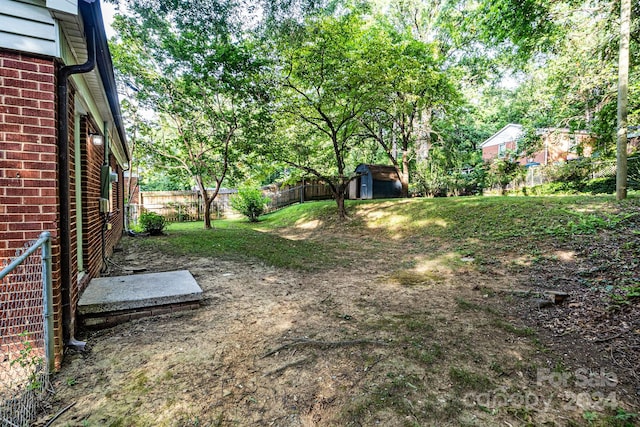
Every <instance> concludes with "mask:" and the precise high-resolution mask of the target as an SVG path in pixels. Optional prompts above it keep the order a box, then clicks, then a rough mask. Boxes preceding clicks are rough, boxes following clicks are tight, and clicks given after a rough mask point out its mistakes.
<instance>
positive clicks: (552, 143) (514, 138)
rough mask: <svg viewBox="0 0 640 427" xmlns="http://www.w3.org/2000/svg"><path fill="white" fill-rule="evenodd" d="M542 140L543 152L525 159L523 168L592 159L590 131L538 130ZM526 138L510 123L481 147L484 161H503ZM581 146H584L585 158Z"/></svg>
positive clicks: (522, 160) (537, 152)
mask: <svg viewBox="0 0 640 427" xmlns="http://www.w3.org/2000/svg"><path fill="white" fill-rule="evenodd" d="M536 134H537V135H538V136H540V138H541V140H542V141H541V147H542V148H541V149H540V150H539V151H536V152H535V153H532V154H530V155H528V156H521V157H519V158H518V161H519V162H520V164H522V165H548V164H553V163H558V162H566V161H568V160H574V159H578V158H579V157H589V156H591V151H592V148H591V142H593V137H591V135H589V133H588V132H586V131H571V130H570V129H568V128H544V129H537V130H536ZM523 135H524V130H523V128H522V126H521V125H518V124H513V123H510V124H508V125H506V126H505V127H503V128H502V129H500V130H499V131H498V132H497V133H495V134H494V135H493V136H491V137H490V138H489V139H487V140H486V141H484V142H483V143H482V145H481V148H482V160H484V161H487V162H490V161H492V160H494V159H496V158H502V157H504V156H505V155H506V153H507V152H508V151H515V152H517V151H518V139H519V138H520V137H522V136H523ZM578 147H582V150H583V151H582V153H581V155H579V154H578Z"/></svg>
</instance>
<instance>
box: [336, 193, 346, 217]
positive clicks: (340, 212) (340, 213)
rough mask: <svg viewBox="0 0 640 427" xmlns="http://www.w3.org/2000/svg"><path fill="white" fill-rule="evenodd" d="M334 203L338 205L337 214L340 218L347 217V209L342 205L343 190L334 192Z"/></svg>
mask: <svg viewBox="0 0 640 427" xmlns="http://www.w3.org/2000/svg"><path fill="white" fill-rule="evenodd" d="M336 204H337V205H338V216H339V217H340V219H342V220H344V219H347V210H346V208H345V207H344V192H339V193H338V194H336Z"/></svg>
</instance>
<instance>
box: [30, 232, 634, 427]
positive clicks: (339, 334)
mask: <svg viewBox="0 0 640 427" xmlns="http://www.w3.org/2000/svg"><path fill="white" fill-rule="evenodd" d="M214 232H215V231H214ZM305 233H308V227H304V226H301V227H300V228H299V229H290V230H286V232H283V233H282V235H283V236H284V237H287V238H291V239H295V238H302V237H305V238H315V239H322V238H323V237H322V236H321V235H314V236H309V235H308V234H305ZM165 238H166V237H158V239H165ZM144 239H150V238H127V237H125V238H123V241H122V247H123V251H122V252H119V253H116V254H115V255H114V257H113V258H112V264H111V270H110V274H111V275H118V274H124V273H125V271H129V270H132V269H136V268H146V271H147V272H155V271H166V270H175V269H188V270H189V271H191V273H192V274H193V276H194V277H195V278H196V280H197V281H198V283H199V285H200V286H201V287H202V289H203V291H204V301H203V304H202V307H201V308H200V309H198V310H194V311H189V312H182V313H176V314H172V315H165V316H161V317H155V318H147V319H140V320H136V321H132V322H130V323H127V324H123V325H120V326H117V327H114V328H111V329H107V330H103V331H98V332H86V333H85V335H84V336H83V338H84V339H86V341H87V342H88V346H89V351H88V352H86V353H84V354H71V353H70V354H68V355H67V356H66V359H65V364H64V367H63V369H62V370H61V371H60V373H59V374H57V375H56V377H55V379H54V384H53V386H54V388H55V390H56V394H55V397H54V403H53V406H52V407H51V408H50V410H49V414H47V415H46V416H43V417H42V419H41V422H40V425H44V424H45V423H46V422H47V420H49V419H51V417H52V415H53V414H56V413H57V412H59V411H62V413H61V414H60V416H59V417H58V418H57V419H56V421H55V422H54V423H53V425H56V426H58V425H59V426H211V425H213V426H227V425H264V426H314V425H356V426H359V425H361V426H371V425H381V426H413V425H415V426H423V425H439V426H446V425H450V426H460V425H469V426H471V425H479V426H516V425H535V426H539V425H559V426H563V425H588V424H589V423H590V422H592V421H593V422H594V423H595V424H593V425H608V424H607V423H606V422H605V423H604V424H597V422H598V420H600V422H602V421H601V420H602V419H603V417H605V416H608V417H610V418H608V419H614V418H613V417H615V416H617V417H618V418H620V419H624V418H627V419H630V416H629V413H630V412H631V411H633V410H634V406H635V405H637V404H638V395H637V394H636V392H640V390H635V388H634V387H635V386H636V384H637V383H636V382H634V380H633V378H632V377H631V376H629V375H625V374H624V373H622V371H620V370H618V371H615V369H616V367H615V366H614V365H613V364H612V363H611V362H610V361H609V362H608V361H607V360H609V359H607V357H606V356H607V354H606V352H603V351H602V350H601V348H604V347H597V346H595V344H593V345H591V346H590V344H589V343H588V341H586V340H584V339H582V338H576V337H575V336H573V335H570V334H568V333H567V335H565V336H564V337H562V336H561V335H560V334H559V333H556V332H557V331H555V332H554V331H552V329H550V328H545V327H544V324H545V322H547V323H548V322H554V321H555V322H560V323H562V319H561V318H560V320H552V317H553V318H554V319H558V317H557V316H552V315H549V314H548V313H556V315H557V314H558V313H559V312H558V311H557V310H563V309H565V308H560V307H549V308H546V307H540V306H536V304H539V302H536V300H535V298H533V299H532V298H530V295H524V296H523V295H521V294H519V293H518V292H519V291H518V290H522V289H525V290H527V289H528V290H532V289H533V290H534V291H535V289H537V288H536V286H538V285H539V283H535V281H534V280H532V277H534V276H532V275H534V274H535V277H537V278H541V277H543V276H541V274H543V273H544V272H543V271H542V272H541V270H540V269H541V268H542V267H538V270H535V269H532V268H530V267H529V266H530V262H529V261H530V260H529V261H527V260H522V259H518V258H517V257H515V258H514V257H511V259H509V262H507V260H508V257H503V258H502V259H490V260H485V261H484V262H483V263H482V264H481V265H480V266H479V265H478V260H476V259H474V258H473V257H460V256H459V255H455V254H456V252H455V251H454V250H453V249H452V248H447V247H446V246H445V247H443V246H442V245H441V242H435V241H434V242H429V241H423V242H421V246H420V250H417V249H415V248H414V249H409V250H407V246H406V245H401V244H398V245H395V244H394V242H393V241H391V242H389V241H388V240H385V239H383V238H382V237H381V238H375V237H371V238H363V236H361V235H358V234H353V235H352V234H349V233H348V232H345V233H343V234H342V235H341V239H343V240H344V241H345V242H346V243H345V245H346V246H347V247H348V248H351V249H349V250H352V251H354V253H353V257H352V258H351V259H353V262H352V263H351V265H348V266H340V267H336V268H335V269H330V270H328V271H322V272H312V273H309V272H298V271H291V270H286V269H277V268H272V267H269V266H266V265H264V264H262V263H259V262H249V261H240V260H232V259H215V258H192V257H188V256H172V257H170V256H168V255H166V254H164V253H160V252H158V251H155V250H153V249H150V245H143V244H141V243H142V242H143V240H144ZM376 245H385V246H386V247H388V248H387V249H385V250H384V251H380V250H378V251H373V250H372V251H369V252H370V253H373V254H377V255H375V256H374V257H373V258H366V257H361V256H358V254H362V253H367V252H368V251H367V249H372V248H375V247H376ZM436 245H438V246H436ZM430 247H432V248H433V250H432V251H429V248H430ZM550 250H551V252H547V253H548V254H549V259H551V261H549V262H548V263H546V264H545V263H541V264H538V266H539V265H542V266H544V267H545V268H547V269H551V267H550V264H549V263H553V260H558V259H562V258H563V257H573V256H574V254H573V252H571V251H570V249H567V248H557V249H555V250H554V249H553V248H551V249H550ZM516 255H517V256H519V255H518V254H516ZM549 271H550V270H548V271H547V273H549ZM549 274H551V273H549ZM549 286H550V285H549V284H547V285H546V287H549ZM514 290H515V292H514ZM532 292H533V291H532ZM554 310H556V311H554ZM545 316H546V317H545ZM545 319H546V320H545ZM560 333H562V331H560ZM637 333H638V334H640V331H637ZM558 336H560V337H561V338H557V337H558ZM554 337H556V338H554ZM572 337H573V338H572ZM569 338H572V339H574V340H576V342H577V343H578V344H575V343H573V344H572V341H567V340H568V339H569ZM601 338H602V337H601ZM567 343H569V345H567ZM605 344H606V343H605ZM632 370H633V368H632ZM65 409H66V410H65ZM626 422H629V424H624V423H621V424H619V425H633V424H632V423H633V419H631V421H626Z"/></svg>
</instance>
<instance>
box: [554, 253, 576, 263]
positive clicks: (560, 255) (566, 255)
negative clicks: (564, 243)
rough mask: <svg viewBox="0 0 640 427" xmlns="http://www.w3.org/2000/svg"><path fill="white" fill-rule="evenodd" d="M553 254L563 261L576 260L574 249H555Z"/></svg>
mask: <svg viewBox="0 0 640 427" xmlns="http://www.w3.org/2000/svg"><path fill="white" fill-rule="evenodd" d="M554 255H555V256H556V257H557V258H558V259H559V260H560V261H564V262H570V261H575V260H576V253H575V252H574V251H555V253H554Z"/></svg>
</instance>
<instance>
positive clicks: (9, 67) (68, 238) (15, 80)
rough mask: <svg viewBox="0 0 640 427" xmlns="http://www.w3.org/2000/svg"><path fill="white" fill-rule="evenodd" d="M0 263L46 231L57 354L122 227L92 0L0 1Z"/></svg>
mask: <svg viewBox="0 0 640 427" xmlns="http://www.w3.org/2000/svg"><path fill="white" fill-rule="evenodd" d="M0 22H2V25H1V26H0V261H1V260H6V259H8V258H12V257H13V256H15V252H16V249H18V248H20V247H22V246H23V245H24V244H25V243H26V242H28V241H30V240H33V239H36V238H37V237H38V236H39V234H40V233H41V232H42V231H50V232H51V234H52V236H53V240H52V244H53V255H54V257H53V268H52V270H53V291H54V324H55V351H56V362H57V363H58V364H59V362H60V360H61V358H62V354H63V349H64V344H65V343H68V342H69V340H70V339H73V337H74V332H75V328H76V325H75V318H76V307H77V302H78V299H79V296H80V295H81V293H82V292H83V290H84V289H85V287H86V286H87V284H88V283H89V281H90V280H91V279H92V278H94V277H96V276H98V275H99V274H100V270H101V268H102V266H103V260H104V258H105V257H106V256H109V255H110V254H111V252H112V251H113V247H114V246H115V245H116V244H117V242H118V241H119V239H120V237H121V235H122V231H123V223H124V218H123V213H124V205H123V196H124V188H123V182H124V180H123V170H124V169H127V168H128V163H129V155H128V152H127V145H126V138H125V133H124V127H123V123H122V118H121V114H120V107H119V102H118V96H117V92H116V85H115V79H114V75H113V69H112V62H111V56H110V53H109V49H108V46H107V39H106V34H105V30H104V24H103V21H102V12H101V9H100V2H99V1H96V0H21V1H15V0H0Z"/></svg>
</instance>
